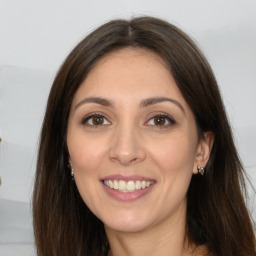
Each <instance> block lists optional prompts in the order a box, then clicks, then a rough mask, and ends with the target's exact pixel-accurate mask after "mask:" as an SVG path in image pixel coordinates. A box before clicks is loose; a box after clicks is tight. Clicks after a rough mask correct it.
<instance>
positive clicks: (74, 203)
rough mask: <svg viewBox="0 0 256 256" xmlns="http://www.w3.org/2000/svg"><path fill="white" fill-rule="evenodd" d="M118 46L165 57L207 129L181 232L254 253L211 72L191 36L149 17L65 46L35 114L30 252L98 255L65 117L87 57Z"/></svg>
mask: <svg viewBox="0 0 256 256" xmlns="http://www.w3.org/2000/svg"><path fill="white" fill-rule="evenodd" d="M123 47H135V48H136V47H139V48H146V49H149V50H152V51H154V52H156V53H158V54H159V55H160V56H161V57H162V58H163V59H164V60H165V62H166V64H167V66H168V68H169V70H170V73H171V74H172V75H173V77H174V79H175V81H176V83H177V85H178V87H179V89H180V91H181V93H182V95H183V97H184V98H185V100H186V101H187V103H188V104H189V106H190V108H191V110H192V112H193V113H194V115H195V118H196V122H197V126H198V130H199V131H201V133H200V132H199V135H200V134H202V132H205V131H212V132H213V133H214V137H215V140H214V145H213V148H212V152H211V156H210V159H209V162H208V164H207V166H206V175H204V176H198V175H196V176H193V177H192V180H191V184H190V187H189V190H188V195H187V198H188V207H187V235H188V238H189V240H190V241H191V242H192V243H195V244H197V245H206V246H207V247H208V249H209V250H210V252H211V253H212V254H213V255H216V256H217V255H218V256H224V255H225V256H227V255H232V256H236V255H237V256H255V255H256V251H255V250H256V249H255V234H254V231H253V226H252V221H251V219H250V217H249V214H248V211H247V208H246V205H245V201H244V189H245V182H244V170H243V167H242V164H241V161H240V160H239V157H238V154H237V151H236V148H235V145H234V142H233V138H232V133H231V129H230V125H229V122H228V119H227V116H226V113H225V110H224V106H223V103H222V99H221V96H220V93H219V89H218V86H217V83H216V80H215V77H214V75H213V72H212V70H211V68H210V66H209V64H208V62H207V60H206V59H205V57H204V56H203V54H202V53H201V52H200V50H199V49H198V48H197V46H196V45H195V44H194V42H193V41H192V40H191V39H190V38H189V37H188V36H187V35H186V34H185V33H183V32H182V31H181V30H179V29H178V28H176V27H175V26H173V25H171V24H169V23H167V22H165V21H163V20H160V19H156V18H152V17H140V18H134V19H132V20H130V21H127V20H114V21H111V22H108V23H106V24H104V25H102V26H101V27H99V28H98V29H96V30H95V31H94V32H92V33H91V34H90V35H89V36H87V37H86V38H85V39H84V40H82V41H81V42H80V43H79V44H78V45H77V46H76V47H75V48H74V50H73V51H72V52H71V53H70V54H69V56H68V57H67V59H66V60H65V61H64V63H63V65H62V66H61V68H60V70H59V72H58V74H57V76H56V78H55V81H54V83H53V86H52V89H51V92H50V95H49V99H48V104H47V109H46V114H45V118H44V122H43V127H42V132H41V141H40V148H39V154H38V162H37V171H36V180H35V187H34V196H33V217H34V233H35V241H36V247H37V253H38V256H48V255H49V256H60V255H61V256H65V255H66V256H70V255H76V256H82V255H83V256H84V255H91V256H97V255H99V256H100V255H106V253H107V251H108V249H109V245H108V241H107V237H106V234H105V231H104V226H103V223H102V222H101V221H100V220H99V219H98V218H96V217H95V216H94V215H93V214H92V212H91V211H90V210H89V209H88V207H87V206H86V204H85V203H84V202H83V200H82V199H81V197H80V195H79V193H78V191H77V189H76V186H75V183H74V181H73V180H72V178H71V176H70V170H69V167H68V159H69V155H68V150H67V145H66V132H67V120H68V117H69V111H70V106H71V102H72V99H73V97H74V94H75V92H76V91H77V89H78V87H79V86H80V84H81V83H82V81H83V80H84V79H85V78H86V76H87V74H88V72H90V70H91V69H92V68H93V65H94V63H95V62H97V60H99V59H100V58H101V57H102V56H103V55H105V54H106V53H108V52H110V51H114V50H116V49H119V48H123Z"/></svg>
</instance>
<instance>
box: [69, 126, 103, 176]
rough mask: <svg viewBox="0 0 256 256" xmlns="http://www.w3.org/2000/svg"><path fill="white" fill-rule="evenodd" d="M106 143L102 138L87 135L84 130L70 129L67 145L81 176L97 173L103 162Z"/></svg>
mask: <svg viewBox="0 0 256 256" xmlns="http://www.w3.org/2000/svg"><path fill="white" fill-rule="evenodd" d="M106 144H107V143H105V142H104V140H102V138H97V137H92V136H88V135H86V134H85V133H84V132H83V131H77V130H76V131H74V132H73V130H72V129H70V131H69V132H68V136H67V145H68V151H69V156H70V161H71V163H72V165H73V168H74V170H75V174H77V175H79V176H87V175H91V174H95V173H96V172H95V170H97V168H98V167H99V165H100V164H101V163H102V161H103V158H104V155H105V152H106V150H107V148H106Z"/></svg>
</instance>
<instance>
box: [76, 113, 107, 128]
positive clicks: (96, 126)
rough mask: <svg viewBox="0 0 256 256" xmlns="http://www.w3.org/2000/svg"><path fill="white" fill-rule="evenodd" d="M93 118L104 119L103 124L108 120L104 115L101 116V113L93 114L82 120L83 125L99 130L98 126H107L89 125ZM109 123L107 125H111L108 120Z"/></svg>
mask: <svg viewBox="0 0 256 256" xmlns="http://www.w3.org/2000/svg"><path fill="white" fill-rule="evenodd" d="M92 118H103V119H104V121H103V122H105V120H107V119H106V117H104V116H103V115H102V114H99V113H91V114H89V115H88V116H86V117H84V118H83V119H82V122H81V123H82V125H85V126H87V127H89V128H98V126H104V125H106V124H100V125H94V124H88V122H89V121H90V120H91V119H92ZM107 122H108V124H107V125H109V124H111V123H110V122H109V121H108V120H107Z"/></svg>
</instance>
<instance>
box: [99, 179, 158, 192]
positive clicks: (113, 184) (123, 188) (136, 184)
mask: <svg viewBox="0 0 256 256" xmlns="http://www.w3.org/2000/svg"><path fill="white" fill-rule="evenodd" d="M153 183H154V182H153V181H145V180H142V181H141V180H135V181H133V180H129V181H124V180H119V181H117V180H104V184H105V185H106V186H107V187H109V188H112V189H115V190H118V191H120V192H133V191H135V190H140V189H145V188H147V187H149V186H151V185H152V184H153Z"/></svg>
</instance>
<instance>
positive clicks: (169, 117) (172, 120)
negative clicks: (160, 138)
mask: <svg viewBox="0 0 256 256" xmlns="http://www.w3.org/2000/svg"><path fill="white" fill-rule="evenodd" d="M155 118H163V119H164V122H166V121H167V122H168V124H164V125H156V124H154V125H150V124H147V123H149V122H150V121H151V120H154V119H155ZM174 124H176V121H175V120H174V119H173V118H172V117H171V116H169V115H167V114H156V115H154V116H152V117H151V118H150V119H149V120H148V121H147V122H146V125H148V126H155V127H156V128H160V129H163V128H168V127H170V126H172V125H174Z"/></svg>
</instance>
